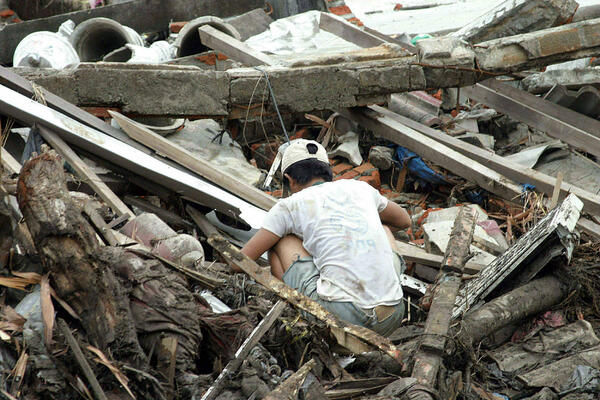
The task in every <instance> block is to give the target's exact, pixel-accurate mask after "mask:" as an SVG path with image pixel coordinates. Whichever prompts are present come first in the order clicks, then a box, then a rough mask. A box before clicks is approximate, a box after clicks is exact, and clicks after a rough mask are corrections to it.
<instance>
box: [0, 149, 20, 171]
mask: <svg viewBox="0 0 600 400" xmlns="http://www.w3.org/2000/svg"><path fill="white" fill-rule="evenodd" d="M0 149H1V150H0V151H1V153H0V161H1V162H2V168H4V170H5V171H6V172H8V173H9V174H19V173H21V163H20V162H18V161H17V160H16V159H15V158H14V157H13V156H12V154H10V153H9V152H8V150H6V149H5V148H4V147H1V148H0Z"/></svg>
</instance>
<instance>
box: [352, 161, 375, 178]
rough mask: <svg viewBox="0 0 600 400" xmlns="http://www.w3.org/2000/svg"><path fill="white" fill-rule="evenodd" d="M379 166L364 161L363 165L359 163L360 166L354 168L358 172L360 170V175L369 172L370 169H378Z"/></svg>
mask: <svg viewBox="0 0 600 400" xmlns="http://www.w3.org/2000/svg"><path fill="white" fill-rule="evenodd" d="M376 169H377V168H375V166H374V165H373V164H371V163H369V162H366V163H363V164H362V165H359V166H358V167H356V168H354V170H355V171H356V172H358V173H359V174H360V175H364V174H365V173H368V172H370V171H373V170H376Z"/></svg>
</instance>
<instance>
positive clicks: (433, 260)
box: [396, 241, 485, 275]
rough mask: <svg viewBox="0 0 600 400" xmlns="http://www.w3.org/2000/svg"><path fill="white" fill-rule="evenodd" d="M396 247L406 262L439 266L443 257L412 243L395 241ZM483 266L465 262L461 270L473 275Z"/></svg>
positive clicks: (483, 266)
mask: <svg viewBox="0 0 600 400" xmlns="http://www.w3.org/2000/svg"><path fill="white" fill-rule="evenodd" d="M396 247H397V248H398V252H399V253H400V254H402V257H403V258H404V260H405V261H406V262H415V263H418V264H423V265H427V266H430V267H436V268H440V267H441V265H442V262H443V259H444V256H440V255H437V254H431V253H428V252H427V251H425V250H424V249H422V248H420V247H417V246H415V245H412V244H408V243H404V242H400V241H396ZM449 268H450V267H449ZM483 268H485V265H484V264H478V263H474V262H467V263H466V264H465V267H464V271H463V272H464V273H465V274H469V275H475V274H478V273H479V271H481V270H482V269H483Z"/></svg>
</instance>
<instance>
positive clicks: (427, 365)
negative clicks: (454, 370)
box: [412, 207, 477, 388]
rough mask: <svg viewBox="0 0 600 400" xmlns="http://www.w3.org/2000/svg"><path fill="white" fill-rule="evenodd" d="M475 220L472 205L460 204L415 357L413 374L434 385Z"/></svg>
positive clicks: (420, 381) (430, 385) (424, 382)
mask: <svg viewBox="0 0 600 400" xmlns="http://www.w3.org/2000/svg"><path fill="white" fill-rule="evenodd" d="M476 222H477V220H476V215H475V211H474V210H473V209H472V208H471V207H461V209H460V212H459V213H458V216H457V217H456V220H455V221H454V226H453V227H452V233H451V234H450V241H449V242H448V247H447V249H446V252H445V253H444V260H443V261H442V271H444V273H443V274H440V276H439V278H438V279H437V282H436V283H437V284H438V288H437V290H436V292H435V294H434V296H433V301H432V303H431V309H430V310H429V314H428V315H427V320H426V322H425V332H424V335H423V340H422V342H421V345H420V347H419V350H418V351H417V354H416V356H415V360H416V361H415V365H414V367H413V372H412V377H413V378H416V379H417V380H418V381H419V383H421V384H424V385H427V386H429V387H432V388H435V387H436V384H437V375H438V371H439V368H440V366H441V364H442V359H443V356H444V350H445V348H446V341H447V340H446V338H447V337H448V332H449V331H450V322H451V321H452V310H453V309H454V303H455V301H456V296H457V294H458V291H459V288H460V285H461V275H462V271H463V270H464V266H465V263H466V261H467V259H468V256H469V252H470V247H471V241H472V240H473V232H474V230H475V224H476ZM450 267H451V268H450ZM451 269H458V270H459V271H460V272H458V273H455V272H451Z"/></svg>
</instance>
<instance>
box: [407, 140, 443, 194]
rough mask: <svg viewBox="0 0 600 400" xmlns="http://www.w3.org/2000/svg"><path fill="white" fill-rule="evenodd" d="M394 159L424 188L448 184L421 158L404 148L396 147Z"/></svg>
mask: <svg viewBox="0 0 600 400" xmlns="http://www.w3.org/2000/svg"><path fill="white" fill-rule="evenodd" d="M396 159H397V160H398V162H399V163H400V166H403V165H406V167H407V168H408V171H409V172H410V174H411V176H412V177H413V178H414V179H416V180H417V181H418V182H419V184H420V185H422V186H424V187H426V188H431V187H432V186H437V185H444V184H447V183H448V181H447V180H446V178H444V177H443V176H442V175H440V174H438V173H437V172H435V171H434V170H432V169H431V168H429V167H428V166H427V164H425V162H424V161H423V160H422V159H421V157H419V156H418V155H416V154H415V153H413V152H412V151H410V150H408V149H407V148H405V147H402V146H397V147H396Z"/></svg>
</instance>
